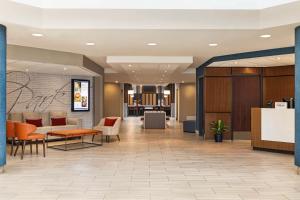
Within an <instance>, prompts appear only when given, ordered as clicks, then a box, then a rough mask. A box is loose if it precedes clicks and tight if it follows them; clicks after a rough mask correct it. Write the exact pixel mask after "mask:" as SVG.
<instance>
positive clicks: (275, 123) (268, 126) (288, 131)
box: [261, 108, 295, 143]
mask: <svg viewBox="0 0 300 200" xmlns="http://www.w3.org/2000/svg"><path fill="white" fill-rule="evenodd" d="M261 140H266V141H275V142H288V143H295V110H294V109H282V108H276V109H275V108H262V109H261Z"/></svg>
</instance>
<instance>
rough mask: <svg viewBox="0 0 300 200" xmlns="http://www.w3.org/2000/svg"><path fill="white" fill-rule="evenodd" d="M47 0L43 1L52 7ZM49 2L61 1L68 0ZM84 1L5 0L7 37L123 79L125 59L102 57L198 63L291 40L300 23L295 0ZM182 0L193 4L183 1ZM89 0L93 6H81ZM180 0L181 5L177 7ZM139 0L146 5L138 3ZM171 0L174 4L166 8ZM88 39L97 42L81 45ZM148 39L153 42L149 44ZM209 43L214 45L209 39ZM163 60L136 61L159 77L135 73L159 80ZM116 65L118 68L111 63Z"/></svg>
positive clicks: (0, 16) (187, 75)
mask: <svg viewBox="0 0 300 200" xmlns="http://www.w3.org/2000/svg"><path fill="white" fill-rule="evenodd" d="M28 1H32V2H33V3H35V2H37V1H35V0H28ZM47 2H48V3H49V2H50V1H47ZM47 2H46V1H45V2H44V3H46V4H43V6H41V7H45V8H49V6H50V7H51V5H50V4H48V3H47ZM51 2H52V3H55V4H52V6H53V7H55V6H56V7H55V8H58V7H63V6H64V5H66V4H65V2H67V1H66V0H60V1H59V2H58V1H51ZM68 2H69V1H68ZM84 2H85V4H84V5H85V6H83V7H80V8H78V9H54V8H53V9H41V8H37V7H31V6H28V5H22V4H19V3H16V2H13V1H8V0H2V1H0V23H2V24H4V25H6V26H7V28H8V43H9V44H16V45H23V46H29V47H37V48H45V49H51V50H58V51H66V52H73V53H79V54H84V55H86V56H88V57H89V58H91V59H92V60H94V61H95V62H97V63H98V64H100V65H102V66H104V67H105V68H106V69H105V72H107V73H108V74H107V75H106V77H105V80H106V81H115V80H119V81H122V82H123V81H124V82H129V81H133V79H132V77H131V76H128V73H127V72H128V71H130V69H129V68H128V65H127V64H128V63H118V64H108V63H106V57H108V56H155V57H161V56H174V57H178V56H189V57H193V60H194V62H193V64H192V65H191V66H190V68H195V67H197V66H199V65H200V64H201V63H203V62H205V61H206V60H208V59H210V58H211V57H214V56H219V55H226V54H232V53H239V52H247V51H255V50H263V49H271V48H278V47H287V46H293V45H294V29H295V27H296V26H298V25H300V12H299V10H300V1H299V0H298V1H293V2H290V1H284V0H277V1H276V0H275V1H271V0H264V1H261V0H259V1H258V0H252V1H250V0H230V1H229V0H226V1H225V0H214V1H202V0H199V1H197V2H198V3H197V4H189V2H190V3H191V2H194V1H192V0H190V1H178V0H176V1H172V2H174V4H166V2H167V0H166V2H165V1H159V3H160V4H158V1H147V2H153V4H151V5H152V6H153V7H152V8H151V7H149V6H151V5H150V4H142V2H143V1H139V2H136V1H134V0H132V1H126V3H128V2H132V3H133V4H130V3H129V4H126V5H128V6H129V7H132V6H136V9H128V7H126V6H125V3H124V2H125V1H121V0H119V1H117V0H111V1H88V0H86V1H84ZM97 2H98V3H99V2H102V3H103V4H101V5H100V4H98V3H97ZM116 2H118V3H119V4H116ZM183 2H184V3H186V4H185V5H186V6H187V8H188V7H190V9H183V8H184V7H183V6H182V5H181V4H182V3H183ZM204 2H206V3H204ZM249 2H250V4H251V5H249ZM251 2H252V3H251ZM258 2H259V3H258ZM289 2H290V3H289ZM37 3H38V2H37ZM57 3H59V4H57ZM77 3H82V1H72V6H74V7H76V6H78V5H79V4H77ZM93 3H96V4H97V5H98V7H97V6H96V7H95V8H94V9H84V8H89V7H91V5H93ZM225 3H226V6H227V7H224V6H225ZM285 3H286V4H285ZM69 4H70V3H68V5H69ZM113 5H115V6H116V5H117V6H119V7H120V9H121V10H120V9H116V7H113ZM179 5H181V6H182V7H181V8H175V6H179ZM191 5H195V7H194V9H191ZM275 5H276V6H275ZM102 6H103V7H102ZM122 6H125V7H122ZM142 6H145V7H147V6H148V7H147V9H142V8H143V7H142ZM155 6H156V7H155ZM167 6H169V7H167ZM170 6H174V9H166V8H170ZM197 6H198V7H197ZM273 6H275V7H273ZM65 8H66V7H65ZM106 8H109V9H106ZM157 8H160V9H157ZM212 8H213V9H212ZM220 9H221V10H220ZM16 13H18V14H16ZM279 16H280V17H279ZM32 33H42V34H43V35H44V37H39V38H37V37H32V35H31V34H32ZM262 34H271V35H272V37H271V38H267V39H263V38H260V37H259V36H260V35H262ZM86 42H94V43H95V44H96V45H95V46H86V45H85V43H86ZM149 42H155V43H157V44H158V45H157V46H147V45H146V44H147V43H149ZM209 43H218V44H219V46H217V47H209V45H208V44H209ZM133 63H134V62H133ZM143 64H145V66H144V65H143ZM162 64H167V63H155V62H154V63H152V65H151V64H149V63H140V65H141V66H140V68H141V69H142V68H146V69H149V70H150V71H151V69H152V71H151V72H153V73H154V75H152V77H155V78H156V79H154V78H151V79H149V73H148V72H141V74H139V78H140V79H141V80H143V81H145V82H146V80H147V82H148V81H150V80H151V81H153V82H156V81H157V80H158V79H159V78H158V77H160V75H161V74H160V71H159V68H160V67H161V65H162ZM168 64H172V63H168ZM173 64H174V63H173ZM118 67H119V68H122V69H123V71H122V72H119V71H116V70H115V69H116V68H118ZM177 67H178V66H177ZM184 67H187V65H185V66H184ZM149 70H148V71H149ZM112 72H117V73H112ZM166 80H175V81H179V80H180V81H182V80H183V81H186V82H188V81H194V80H195V75H194V69H187V70H186V71H178V70H175V72H174V73H173V74H171V75H170V76H169V78H168V79H166Z"/></svg>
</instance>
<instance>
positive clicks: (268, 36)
mask: <svg viewBox="0 0 300 200" xmlns="http://www.w3.org/2000/svg"><path fill="white" fill-rule="evenodd" d="M260 37H261V38H270V37H271V35H269V34H264V35H261V36H260Z"/></svg>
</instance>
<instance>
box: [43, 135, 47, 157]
mask: <svg viewBox="0 0 300 200" xmlns="http://www.w3.org/2000/svg"><path fill="white" fill-rule="evenodd" d="M43 153H44V157H46V142H45V139H43Z"/></svg>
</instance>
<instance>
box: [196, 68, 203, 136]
mask: <svg viewBox="0 0 300 200" xmlns="http://www.w3.org/2000/svg"><path fill="white" fill-rule="evenodd" d="M204 69H205V67H198V68H197V70H196V76H197V79H196V130H198V132H199V135H200V136H203V135H204V124H203V121H204V119H203V118H204V103H203V102H204Z"/></svg>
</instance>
